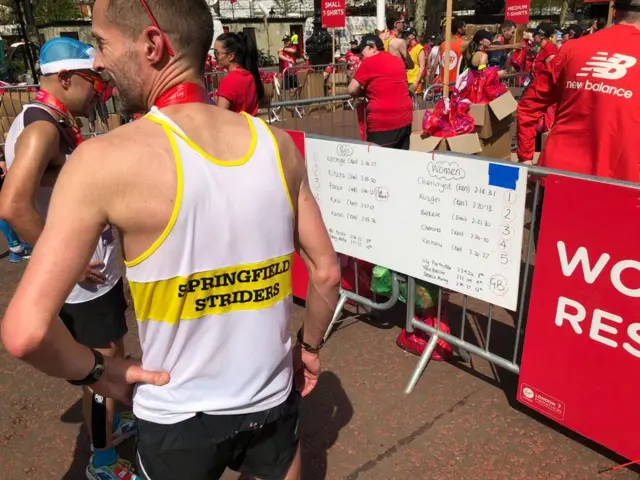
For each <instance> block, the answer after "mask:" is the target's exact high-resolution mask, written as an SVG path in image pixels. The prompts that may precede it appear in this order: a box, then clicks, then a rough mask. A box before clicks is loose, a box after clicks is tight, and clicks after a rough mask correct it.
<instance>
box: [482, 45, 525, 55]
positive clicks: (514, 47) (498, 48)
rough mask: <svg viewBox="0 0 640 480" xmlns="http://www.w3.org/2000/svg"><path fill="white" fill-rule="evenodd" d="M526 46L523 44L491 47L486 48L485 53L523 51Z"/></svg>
mask: <svg viewBox="0 0 640 480" xmlns="http://www.w3.org/2000/svg"><path fill="white" fill-rule="evenodd" d="M523 48H524V45H522V44H521V43H512V44H508V45H489V46H488V47H486V48H485V51H486V52H488V53H491V52H503V51H505V50H522V49H523Z"/></svg>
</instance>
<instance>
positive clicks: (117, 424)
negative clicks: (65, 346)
mask: <svg viewBox="0 0 640 480" xmlns="http://www.w3.org/2000/svg"><path fill="white" fill-rule="evenodd" d="M94 57H95V50H94V49H93V47H92V46H91V45H88V44H85V43H82V42H79V41H78V40H75V39H71V38H55V39H53V40H50V41H49V42H47V43H46V44H45V45H44V46H43V47H42V50H41V53H40V68H41V70H42V74H43V75H42V77H41V84H40V86H41V88H40V91H39V92H38V94H37V96H36V98H35V100H34V101H33V102H32V103H31V104H29V105H26V106H25V107H24V109H23V110H22V112H21V113H20V114H19V115H18V117H17V118H16V119H15V121H14V122H13V124H12V125H11V129H10V130H9V134H8V136H7V140H6V145H5V154H6V160H7V165H8V170H9V172H8V174H7V176H6V178H5V182H4V186H3V188H2V192H1V194H0V218H5V219H7V220H8V221H9V223H10V224H11V225H12V226H13V227H14V228H15V229H16V230H17V232H18V233H19V234H20V236H21V238H23V239H24V240H25V241H26V242H29V243H30V244H31V245H36V244H37V242H38V240H39V238H40V236H41V234H42V231H43V228H44V223H45V218H46V216H47V213H48V210H49V202H50V199H51V193H52V189H53V185H54V183H55V182H56V180H57V177H58V172H59V170H60V168H61V167H62V165H63V164H64V163H65V161H66V159H67V155H69V154H70V153H71V152H72V151H73V150H74V149H75V148H76V147H77V146H78V144H79V143H81V142H82V140H83V139H82V134H81V132H80V130H79V129H78V127H77V126H76V123H75V117H76V116H85V117H86V116H89V115H90V113H91V111H92V110H93V108H94V106H95V103H96V100H97V98H98V96H99V95H100V94H101V93H102V92H103V91H104V89H105V87H106V85H105V83H104V81H103V80H102V78H101V77H100V75H99V74H98V73H96V72H95V71H94V70H93V61H94ZM75 220H76V219H75V218H71V219H69V221H70V222H72V221H75ZM96 240H98V243H97V247H96V249H95V251H94V253H93V256H92V258H91V260H90V261H89V262H88V266H87V267H86V269H85V271H84V272H83V274H82V275H81V278H79V281H78V283H77V284H76V285H75V286H74V287H73V289H72V290H71V293H70V294H69V295H68V297H67V299H66V302H65V304H64V306H63V307H62V310H61V311H60V313H59V315H60V318H61V319H62V321H63V322H64V324H65V326H66V327H67V329H68V330H69V332H70V333H71V334H72V335H73V336H74V338H75V339H76V340H77V341H78V342H79V343H82V344H83V345H85V346H87V347H90V348H94V349H96V350H98V351H99V352H100V353H101V354H103V355H105V356H110V357H114V356H122V355H123V352H124V345H123V342H122V339H123V337H124V336H125V334H126V333H127V325H126V321H125V311H126V308H127V304H126V301H125V297H124V291H123V281H122V275H121V273H120V268H119V264H118V258H117V254H116V249H115V246H116V242H115V236H114V233H113V230H112V228H111V226H109V225H107V226H106V227H105V228H104V229H103V231H102V233H101V235H100V237H99V238H98V239H96ZM68 255H69V256H70V257H71V256H73V255H74V252H73V251H71V252H68ZM87 260H89V259H87ZM51 274H52V278H51V281H55V277H56V272H51ZM43 301H44V299H43ZM72 383H73V382H72ZM76 384H78V385H79V383H76ZM83 411H84V414H85V422H86V424H87V430H88V431H89V432H90V435H91V440H92V447H93V450H94V454H93V455H92V457H91V461H90V462H89V465H88V466H87V470H86V476H87V478H88V479H90V480H107V479H114V480H116V479H121V478H127V479H130V480H136V479H138V477H137V476H136V475H134V474H133V473H132V467H131V466H130V464H129V463H128V462H126V461H125V460H122V459H120V458H119V457H118V453H117V452H116V450H115V445H117V444H118V443H120V442H122V441H124V440H126V439H127V438H129V437H131V436H132V435H133V434H134V433H135V422H134V420H133V417H132V416H130V415H125V414H122V415H117V414H115V412H114V403H113V401H112V400H110V399H106V398H104V397H103V396H101V395H98V394H97V393H94V392H92V391H91V389H89V388H88V387H85V388H84V401H83Z"/></svg>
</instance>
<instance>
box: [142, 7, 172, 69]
mask: <svg viewBox="0 0 640 480" xmlns="http://www.w3.org/2000/svg"><path fill="white" fill-rule="evenodd" d="M140 3H141V4H142V6H143V8H144V9H145V10H146V12H147V15H148V16H149V20H150V21H151V24H152V25H153V26H154V27H156V28H157V29H158V30H160V33H161V34H162V38H164V43H165V45H166V46H167V53H168V54H169V56H171V57H175V53H174V52H173V48H171V44H170V43H169V39H168V38H167V35H166V33H164V31H163V30H162V28H160V25H158V22H157V21H156V17H154V16H153V13H152V12H151V9H150V8H149V5H148V4H147V0H140Z"/></svg>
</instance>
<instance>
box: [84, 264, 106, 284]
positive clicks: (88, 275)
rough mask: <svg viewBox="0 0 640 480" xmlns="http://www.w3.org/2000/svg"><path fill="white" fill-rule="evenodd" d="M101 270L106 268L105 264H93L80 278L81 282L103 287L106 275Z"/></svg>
mask: <svg viewBox="0 0 640 480" xmlns="http://www.w3.org/2000/svg"><path fill="white" fill-rule="evenodd" d="M101 268H104V263H103V262H91V263H90V264H89V265H88V266H87V269H86V270H85V271H84V273H83V274H82V276H81V277H80V280H79V281H80V282H92V283H96V284H98V285H102V284H103V283H104V275H103V274H102V272H101V271H100V269H101Z"/></svg>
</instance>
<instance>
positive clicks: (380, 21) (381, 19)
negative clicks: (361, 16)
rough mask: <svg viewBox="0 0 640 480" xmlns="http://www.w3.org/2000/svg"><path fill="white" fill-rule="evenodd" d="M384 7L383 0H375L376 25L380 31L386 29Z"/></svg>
mask: <svg viewBox="0 0 640 480" xmlns="http://www.w3.org/2000/svg"><path fill="white" fill-rule="evenodd" d="M384 9H385V0H376V26H377V28H378V30H380V31H381V32H383V31H385V30H386V29H387V22H386V19H385V12H384Z"/></svg>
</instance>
